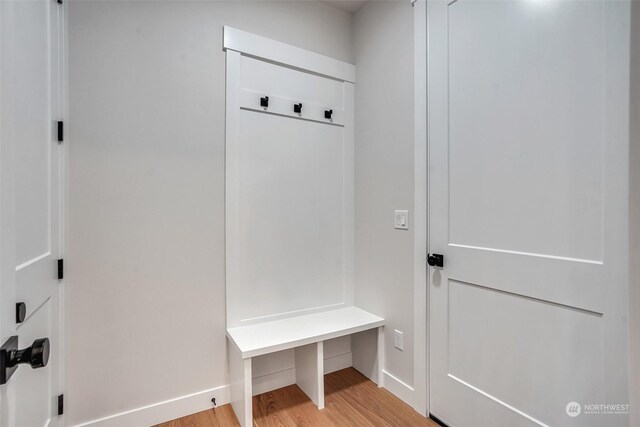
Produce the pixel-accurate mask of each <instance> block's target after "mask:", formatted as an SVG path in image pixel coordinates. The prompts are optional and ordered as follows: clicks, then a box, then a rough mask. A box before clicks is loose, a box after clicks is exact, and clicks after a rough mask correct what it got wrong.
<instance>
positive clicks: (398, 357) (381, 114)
mask: <svg viewBox="0 0 640 427" xmlns="http://www.w3.org/2000/svg"><path fill="white" fill-rule="evenodd" d="M354 54H355V63H356V82H357V84H356V155H355V157H356V177H355V180H356V190H355V193H356V221H355V224H356V263H355V281H356V291H355V292H356V293H355V298H356V305H358V306H359V307H362V308H364V309H367V310H370V311H372V312H373V313H376V314H378V315H381V316H383V317H384V318H385V320H386V325H385V370H386V371H387V372H388V373H389V374H391V375H392V376H394V377H396V378H397V379H399V380H400V381H402V382H403V383H405V384H407V385H408V386H409V387H411V386H412V385H413V352H414V349H413V289H414V288H413V231H412V230H410V231H400V230H395V229H394V227H393V220H394V209H408V210H409V227H410V228H411V229H412V227H413V225H414V221H413V220H414V218H415V217H414V216H413V198H414V140H413V137H414V126H413V124H414V105H413V54H414V50H413V9H412V7H411V4H410V3H409V2H408V1H397V2H393V1H389V2H370V3H368V4H366V5H365V6H364V7H363V8H362V9H361V10H359V11H358V12H357V13H356V15H355V19H354ZM394 329H398V330H400V331H402V332H403V333H404V351H400V350H397V349H395V348H394V345H393V343H394V340H393V331H394ZM353 358H354V365H355V364H356V360H360V359H361V358H362V359H364V358H365V355H361V354H359V351H358V345H357V340H354V343H353ZM385 386H386V387H388V388H389V389H391V391H393V392H395V393H397V394H398V395H399V396H401V397H403V398H405V399H409V400H410V399H411V389H410V388H409V387H404V386H402V385H401V384H398V383H397V382H396V381H393V380H392V379H390V378H388V377H385ZM403 389H404V390H403Z"/></svg>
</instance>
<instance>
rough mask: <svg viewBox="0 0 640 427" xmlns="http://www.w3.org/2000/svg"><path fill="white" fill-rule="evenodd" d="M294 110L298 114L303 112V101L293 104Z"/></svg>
mask: <svg viewBox="0 0 640 427" xmlns="http://www.w3.org/2000/svg"><path fill="white" fill-rule="evenodd" d="M293 112H294V113H298V114H300V113H302V103H299V104H293Z"/></svg>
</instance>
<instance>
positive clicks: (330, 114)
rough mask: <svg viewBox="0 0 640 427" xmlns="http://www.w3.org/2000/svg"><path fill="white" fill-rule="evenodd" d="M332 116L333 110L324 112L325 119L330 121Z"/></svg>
mask: <svg viewBox="0 0 640 427" xmlns="http://www.w3.org/2000/svg"><path fill="white" fill-rule="evenodd" d="M332 115H333V110H324V118H325V119H330V118H331V116H332Z"/></svg>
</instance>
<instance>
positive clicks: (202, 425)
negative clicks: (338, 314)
mask: <svg viewBox="0 0 640 427" xmlns="http://www.w3.org/2000/svg"><path fill="white" fill-rule="evenodd" d="M324 387H325V408H324V409H322V410H318V408H316V406H315V405H314V404H313V402H311V400H309V398H308V397H307V396H306V395H305V394H304V393H303V392H302V390H300V388H299V387H298V386H297V385H295V384H294V385H290V386H288V387H284V388H281V389H278V390H274V391H270V392H268V393H264V394H260V395H258V396H254V398H253V424H254V426H257V427H276V426H277V427H290V426H297V427H302V426H305V427H306V426H309V427H311V426H320V427H325V426H326V427H331V426H340V427H342V426H348V427H350V426H358V427H361V426H362V427H367V426H368V427H371V426H376V427H377V426H407V427H413V426H416V427H421V426H426V427H438V425H437V424H436V423H434V422H433V421H431V420H428V419H426V418H424V417H423V416H421V415H419V414H418V413H417V412H415V411H414V410H413V409H412V408H411V407H410V406H409V405H407V404H406V403H404V402H402V401H401V400H400V399H398V398H397V397H395V396H394V395H392V394H391V393H389V392H388V391H386V390H384V389H381V388H378V386H376V385H375V384H374V383H373V382H372V381H370V380H369V379H368V378H366V377H365V376H364V375H362V374H361V373H360V372H358V371H356V370H355V369H353V368H348V369H343V370H341V371H338V372H334V373H332V374H328V375H326V376H325V377H324ZM238 425H239V424H238V420H237V419H236V417H235V415H234V413H233V410H232V409H231V405H224V406H221V407H219V408H216V409H215V410H213V409H211V410H208V411H203V412H198V413H197V414H193V415H189V416H187V417H183V418H179V419H177V420H173V421H169V422H166V423H163V424H159V425H158V426H157V427H226V426H238Z"/></svg>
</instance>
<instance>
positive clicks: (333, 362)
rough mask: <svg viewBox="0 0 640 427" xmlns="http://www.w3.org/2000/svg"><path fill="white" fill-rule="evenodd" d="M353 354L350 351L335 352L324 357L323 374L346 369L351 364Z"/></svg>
mask: <svg viewBox="0 0 640 427" xmlns="http://www.w3.org/2000/svg"><path fill="white" fill-rule="evenodd" d="M352 358H353V355H352V353H351V352H348V353H342V354H337V355H335V356H331V357H328V358H326V359H324V374H325V375H326V374H330V373H332V372H335V371H339V370H340V369H346V368H349V367H351V366H353V360H352Z"/></svg>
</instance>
